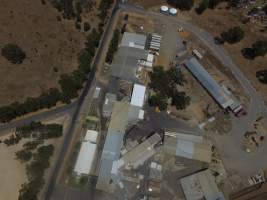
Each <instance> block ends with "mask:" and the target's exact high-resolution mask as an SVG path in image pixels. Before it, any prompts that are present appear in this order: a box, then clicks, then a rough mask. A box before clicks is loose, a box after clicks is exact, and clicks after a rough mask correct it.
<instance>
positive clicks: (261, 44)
mask: <svg viewBox="0 0 267 200" xmlns="http://www.w3.org/2000/svg"><path fill="white" fill-rule="evenodd" d="M252 49H254V54H255V56H265V54H266V53H267V40H258V41H256V42H255V43H254V44H252Z"/></svg>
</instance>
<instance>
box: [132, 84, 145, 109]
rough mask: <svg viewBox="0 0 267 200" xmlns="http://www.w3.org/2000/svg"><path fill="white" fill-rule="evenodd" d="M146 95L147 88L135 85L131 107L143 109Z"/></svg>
mask: <svg viewBox="0 0 267 200" xmlns="http://www.w3.org/2000/svg"><path fill="white" fill-rule="evenodd" d="M145 95H146V87H145V86H144V85H139V84H134V88H133V93H132V98H131V105H134V106H138V107H143V105H144V101H145Z"/></svg>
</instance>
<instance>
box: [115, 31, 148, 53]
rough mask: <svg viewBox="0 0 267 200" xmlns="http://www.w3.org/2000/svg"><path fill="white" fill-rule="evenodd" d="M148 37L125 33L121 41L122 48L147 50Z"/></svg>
mask: <svg viewBox="0 0 267 200" xmlns="http://www.w3.org/2000/svg"><path fill="white" fill-rule="evenodd" d="M146 40H147V37H146V35H141V34H137V33H129V32H125V33H124V34H123V37H122V40H121V45H120V46H121V47H133V48H137V49H145V47H146Z"/></svg>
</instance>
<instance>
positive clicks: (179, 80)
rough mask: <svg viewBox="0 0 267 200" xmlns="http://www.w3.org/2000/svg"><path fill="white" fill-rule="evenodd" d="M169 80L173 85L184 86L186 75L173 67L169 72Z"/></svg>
mask: <svg viewBox="0 0 267 200" xmlns="http://www.w3.org/2000/svg"><path fill="white" fill-rule="evenodd" d="M167 78H168V82H169V84H171V85H175V84H178V85H184V83H186V80H185V76H184V74H183V73H182V71H181V70H180V69H178V68H176V67H172V68H170V69H169V70H168V71H167Z"/></svg>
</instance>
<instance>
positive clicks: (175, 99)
mask: <svg viewBox="0 0 267 200" xmlns="http://www.w3.org/2000/svg"><path fill="white" fill-rule="evenodd" d="M189 104H190V97H189V96H187V95H186V94H185V92H178V91H175V92H174V94H173V95H172V106H175V107H176V109H177V110H182V109H185V108H186V107H187V106H188V105H189Z"/></svg>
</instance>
